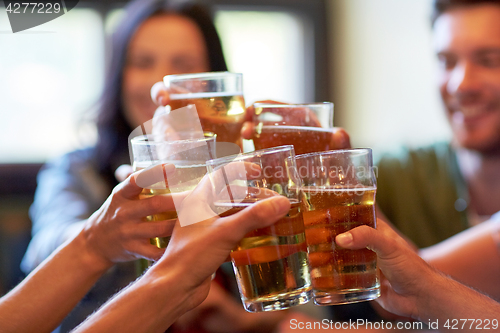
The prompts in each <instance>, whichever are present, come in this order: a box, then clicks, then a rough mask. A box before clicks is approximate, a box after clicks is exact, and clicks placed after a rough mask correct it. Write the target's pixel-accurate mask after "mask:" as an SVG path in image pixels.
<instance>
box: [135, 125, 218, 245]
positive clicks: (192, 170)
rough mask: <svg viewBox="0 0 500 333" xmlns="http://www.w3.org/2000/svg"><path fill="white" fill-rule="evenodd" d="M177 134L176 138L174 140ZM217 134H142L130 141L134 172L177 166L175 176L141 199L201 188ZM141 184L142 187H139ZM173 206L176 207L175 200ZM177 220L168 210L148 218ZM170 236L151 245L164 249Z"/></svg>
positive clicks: (151, 187) (167, 177)
mask: <svg viewBox="0 0 500 333" xmlns="http://www.w3.org/2000/svg"><path fill="white" fill-rule="evenodd" d="M172 135H175V139H174V138H172ZM216 137H217V136H216V135H215V134H214V133H211V132H205V133H201V134H200V133H194V132H177V133H175V134H169V136H165V135H141V136H138V137H135V138H133V139H132V140H131V142H130V144H131V152H132V157H133V168H134V171H137V170H141V169H146V168H149V167H152V166H155V165H157V164H160V163H170V164H173V165H175V171H174V173H172V174H169V175H165V176H164V179H163V180H161V181H159V182H157V183H155V184H151V185H149V184H148V186H147V187H146V188H144V189H143V190H142V192H141V194H140V195H139V199H144V198H149V197H152V196H155V195H166V194H170V193H181V192H185V191H190V190H192V189H193V188H195V187H196V185H198V183H199V182H200V180H201V179H202V178H203V176H204V175H205V174H206V173H207V167H206V164H205V163H206V161H207V160H210V159H213V158H214V157H215V156H216V155H215V143H216ZM138 185H141V184H138ZM174 205H176V206H177V203H176V201H175V200H174ZM176 218H177V211H176V210H173V211H166V212H163V213H161V214H155V215H151V216H147V217H146V218H145V220H146V221H163V220H173V219H176ZM169 240H170V237H156V238H152V239H151V240H150V241H151V244H153V245H156V246H157V247H158V248H165V247H167V245H168V242H169Z"/></svg>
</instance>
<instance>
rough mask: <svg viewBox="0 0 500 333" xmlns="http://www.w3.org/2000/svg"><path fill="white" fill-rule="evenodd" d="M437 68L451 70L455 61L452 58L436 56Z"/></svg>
mask: <svg viewBox="0 0 500 333" xmlns="http://www.w3.org/2000/svg"><path fill="white" fill-rule="evenodd" d="M438 60H439V66H440V67H441V68H442V69H451V68H453V67H455V65H456V63H457V62H456V60H455V59H454V58H453V57H445V56H438Z"/></svg>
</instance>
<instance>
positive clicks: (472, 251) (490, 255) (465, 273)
mask: <svg viewBox="0 0 500 333" xmlns="http://www.w3.org/2000/svg"><path fill="white" fill-rule="evenodd" d="M498 233H500V222H499V221H487V222H484V223H481V224H479V225H477V226H475V227H473V228H470V229H468V230H466V231H463V232H461V233H459V234H457V235H455V236H453V237H451V238H449V239H447V240H445V241H443V242H441V243H439V244H436V245H434V246H431V247H428V248H425V249H422V250H421V251H420V256H421V257H422V258H423V259H424V260H425V261H427V262H428V263H429V264H430V265H432V266H433V267H435V268H437V269H439V270H440V271H442V272H444V273H446V274H448V275H450V276H452V277H453V278H454V279H456V280H457V281H460V282H462V283H464V284H466V285H468V286H471V287H473V288H475V289H477V290H480V291H482V292H484V293H486V294H487V295H489V296H491V297H493V298H494V299H496V300H500V283H499V282H498V278H499V277H500V252H499V250H498V244H497V240H496V239H495V236H496V235H497V234H498Z"/></svg>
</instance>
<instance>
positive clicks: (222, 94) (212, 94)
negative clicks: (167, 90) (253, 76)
mask: <svg viewBox="0 0 500 333" xmlns="http://www.w3.org/2000/svg"><path fill="white" fill-rule="evenodd" d="M242 95H243V94H242V92H241V91H232V92H227V91H218V92H202V93H188V94H171V95H170V99H171V100H172V101H175V100H178V99H195V98H210V97H232V96H242Z"/></svg>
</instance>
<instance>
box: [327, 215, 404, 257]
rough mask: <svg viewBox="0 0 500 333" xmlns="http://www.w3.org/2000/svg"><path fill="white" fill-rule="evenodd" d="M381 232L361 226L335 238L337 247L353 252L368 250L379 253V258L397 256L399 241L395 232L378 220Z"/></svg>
mask: <svg viewBox="0 0 500 333" xmlns="http://www.w3.org/2000/svg"><path fill="white" fill-rule="evenodd" d="M377 224H378V226H379V230H377V229H375V228H372V227H369V226H366V225H364V226H360V227H357V228H354V229H352V230H350V231H348V232H344V233H342V234H340V235H337V237H335V242H336V244H337V245H339V246H341V247H343V248H346V249H351V250H356V249H363V248H368V249H370V250H373V251H375V252H376V253H377V255H378V256H379V258H381V259H383V258H390V257H394V255H395V254H397V250H398V244H397V243H398V242H397V241H398V239H399V238H400V237H399V236H398V235H397V234H396V233H395V232H391V231H392V230H390V228H389V227H387V225H386V224H385V223H384V222H383V221H382V220H377Z"/></svg>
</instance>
